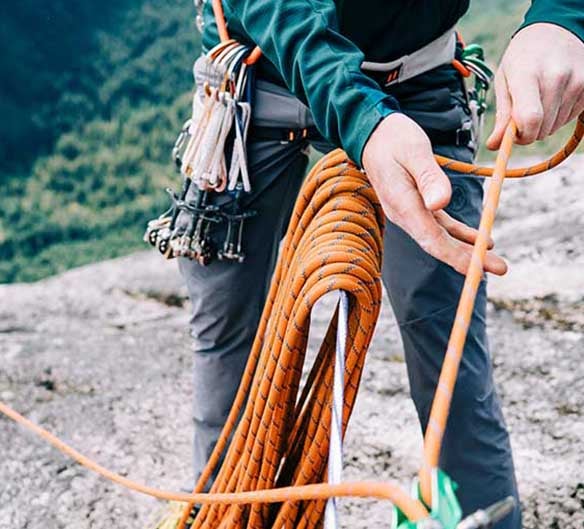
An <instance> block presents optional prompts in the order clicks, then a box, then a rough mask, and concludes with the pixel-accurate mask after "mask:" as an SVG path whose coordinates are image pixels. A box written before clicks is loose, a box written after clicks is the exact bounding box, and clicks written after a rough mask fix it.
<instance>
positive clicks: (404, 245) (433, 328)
mask: <svg viewBox="0 0 584 529" xmlns="http://www.w3.org/2000/svg"><path fill="white" fill-rule="evenodd" d="M256 92H257V97H256V101H255V108H254V124H255V125H256V126H269V127H279V126H281V127H286V128H290V129H298V128H303V127H307V126H310V125H312V120H311V116H310V112H309V110H308V109H307V108H306V107H305V106H304V105H303V104H302V103H301V102H300V101H298V100H296V99H295V98H293V97H292V96H291V95H290V94H289V93H288V92H287V91H286V90H285V89H283V88H280V87H278V86H276V85H272V84H269V83H265V82H261V81H259V82H258V88H257V91H256ZM403 99H404V100H403V101H402V99H400V103H401V104H402V109H403V110H404V112H405V113H406V114H409V115H410V116H411V117H412V118H413V119H415V120H416V121H418V123H419V124H420V125H421V126H422V127H430V128H434V129H435V128H437V127H444V128H445V129H446V128H447V129H448V130H450V128H452V126H453V125H454V127H455V128H456V126H459V125H461V124H462V123H463V122H464V121H467V120H468V119H469V118H468V114H467V113H466V111H465V110H466V108H465V103H464V97H463V96H462V91H461V90H458V91H457V90H456V89H453V88H452V86H450V87H444V86H440V85H438V86H432V87H431V88H430V89H428V88H427V87H425V88H424V87H422V88H416V87H414V89H412V90H410V91H409V93H407V91H406V93H405V95H404V96H403ZM396 133H399V131H396ZM307 147H308V142H307V141H305V140H300V141H295V142H290V143H282V142H279V141H254V140H253V138H252V139H251V141H250V145H249V164H250V175H251V179H252V186H253V193H252V196H251V197H250V199H249V204H250V207H252V208H253V209H255V210H256V211H257V212H258V215H257V216H256V217H254V218H252V219H250V220H249V221H248V222H247V224H246V228H245V232H244V248H245V251H246V254H247V258H246V261H245V262H244V263H243V264H234V263H230V262H222V261H218V260H216V261H214V262H212V263H211V264H210V265H209V266H207V267H203V266H200V265H199V264H197V263H196V262H193V261H189V260H186V259H180V261H179V265H180V270H181V273H182V274H183V276H184V279H185V281H186V284H187V286H188V291H189V294H190V298H191V301H192V316H191V320H190V325H191V335H192V338H193V350H194V355H193V390H194V391H193V420H194V472H195V477H196V478H197V477H198V476H199V475H200V473H201V471H202V469H203V468H204V466H205V463H206V461H207V458H208V457H209V455H210V453H211V451H212V449H213V446H214V444H215V442H216V440H217V438H218V436H219V433H220V431H221V428H222V426H223V423H224V421H225V419H226V417H227V414H228V412H229V409H230V407H231V404H232V401H233V398H234V396H235V392H236V390H237V387H238V385H239V381H240V377H241V375H242V372H243V369H244V366H245V363H246V360H247V357H248V354H249V351H250V348H251V344H252V341H253V338H254V335H255V332H256V328H257V325H258V321H259V318H260V314H261V311H262V308H263V303H264V299H265V296H266V294H267V289H268V285H269V282H270V277H271V274H272V271H273V268H274V265H275V261H276V257H277V253H278V245H279V243H280V240H281V239H282V237H283V235H284V233H285V231H286V227H287V225H288V221H289V218H290V214H291V210H292V207H293V204H294V201H295V198H296V195H297V193H298V190H299V188H300V186H301V184H302V180H303V178H304V176H305V171H306V166H307V155H306V150H307ZM313 147H316V148H317V150H320V151H322V152H325V151H327V150H330V148H331V147H330V146H327V145H326V144H325V143H324V142H316V144H313ZM435 150H436V151H437V152H439V153H440V154H442V155H446V156H449V157H452V158H456V159H460V160H464V161H471V160H472V157H473V153H472V150H471V149H470V148H469V147H467V146H456V145H441V146H438V147H436V148H435ZM449 176H450V177H451V182H452V187H453V195H452V201H451V202H450V205H449V206H448V208H447V211H448V212H449V213H450V214H451V215H452V216H453V217H455V218H457V219H459V220H461V221H463V222H465V223H467V224H469V225H472V226H477V225H478V222H479V216H480V211H481V204H482V198H483V186H482V182H481V181H480V180H478V179H476V178H468V177H461V176H456V175H449ZM217 229H219V230H221V229H222V228H220V227H219V228H217ZM383 283H384V285H385V288H386V290H387V292H388V295H389V299H390V301H391V305H392V307H393V309H394V312H395V316H396V318H397V321H398V323H399V329H400V332H401V337H402V340H403V345H404V350H405V358H406V362H407V370H408V377H409V382H410V389H411V395H412V398H413V400H414V403H415V405H416V409H417V412H418V416H419V420H420V424H421V428H422V430H424V429H425V428H426V424H427V420H428V416H429V411H430V406H431V403H432V397H433V394H434V390H435V387H436V383H437V379H438V375H439V371H440V366H441V364H442V359H443V355H444V352H445V351H446V344H447V340H448V336H449V332H450V328H451V326H452V322H453V319H454V313H455V309H456V304H457V300H458V296H459V293H460V291H461V287H462V283H463V277H462V276H461V275H460V274H458V273H457V272H455V271H454V270H453V269H452V268H450V267H449V266H447V265H445V264H443V263H441V262H439V261H437V260H436V259H434V258H433V257H431V256H430V255H428V254H426V253H425V252H424V251H423V250H422V249H421V248H420V247H419V246H418V245H417V244H416V243H415V242H414V241H413V240H412V239H411V238H410V237H409V236H408V235H407V234H405V233H404V232H403V231H402V230H401V229H400V228H398V227H397V226H395V225H393V224H391V223H388V224H387V228H386V230H385V257H384V263H383ZM486 302H487V298H486V284H485V282H483V284H482V285H481V287H480V290H479V295H478V298H477V303H476V308H475V311H474V316H473V320H472V323H471V326H470V331H469V335H468V340H467V344H466V348H465V350H464V355H463V359H462V364H461V369H460V375H459V378H458V382H457V384H456V390H455V392H454V396H453V402H452V412H451V414H450V419H449V422H448V425H447V429H446V432H445V438H444V448H443V450H442V455H441V460H440V467H441V468H442V469H443V470H444V471H446V472H447V473H448V474H449V475H450V476H451V477H452V478H453V479H454V480H455V481H456V482H457V483H458V484H459V485H460V488H459V493H458V496H459V500H460V502H461V505H462V507H463V510H464V512H465V514H468V513H470V512H472V511H474V510H476V509H478V508H481V507H484V506H487V505H489V504H491V503H493V502H495V501H497V500H499V499H502V498H503V497H505V496H508V495H514V496H516V497H517V487H516V482H515V476H514V469H513V460H512V455H511V447H510V444H509V436H508V433H507V430H506V427H505V423H504V420H503V416H502V413H501V406H500V402H499V399H498V397H497V395H496V392H495V389H494V387H493V376H492V368H491V360H490V355H489V347H488V341H487V334H486ZM520 527H521V515H520V511H519V509H516V510H515V512H514V513H513V514H512V515H511V516H508V517H507V518H506V519H505V520H504V521H503V522H501V523H500V524H499V525H498V526H497V529H520Z"/></svg>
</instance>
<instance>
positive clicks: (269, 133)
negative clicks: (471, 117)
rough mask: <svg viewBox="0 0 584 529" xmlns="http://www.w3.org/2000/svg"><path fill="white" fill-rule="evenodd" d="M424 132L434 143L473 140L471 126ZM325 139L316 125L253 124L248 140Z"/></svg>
mask: <svg viewBox="0 0 584 529" xmlns="http://www.w3.org/2000/svg"><path fill="white" fill-rule="evenodd" d="M424 132H425V133H426V134H427V135H428V138H430V142H431V143H432V145H457V146H467V145H469V144H470V142H471V141H472V132H471V130H470V128H468V129H465V128H460V129H454V130H439V129H431V128H425V129H424ZM301 140H307V141H313V140H323V137H322V136H321V135H320V133H319V132H318V130H317V128H316V127H307V128H304V129H287V128H282V127H261V126H254V125H251V127H250V130H249V136H248V141H250V142H256V141H279V142H280V143H291V142H294V141H301Z"/></svg>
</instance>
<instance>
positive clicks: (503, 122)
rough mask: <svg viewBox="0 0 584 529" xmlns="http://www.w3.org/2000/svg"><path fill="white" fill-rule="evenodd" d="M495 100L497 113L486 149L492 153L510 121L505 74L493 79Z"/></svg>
mask: <svg viewBox="0 0 584 529" xmlns="http://www.w3.org/2000/svg"><path fill="white" fill-rule="evenodd" d="M495 98H496V101H497V113H496V117H495V127H494V128H493V132H491V135H490V136H489V138H488V139H487V148H488V149H490V150H492V151H494V150H496V149H498V148H499V146H500V145H501V141H502V140H503V134H505V128H506V127H507V124H508V123H509V119H511V108H512V106H511V105H512V103H511V95H510V94H509V87H508V86H507V80H506V79H505V74H504V73H503V72H502V71H500V73H499V74H498V75H497V76H496V78H495Z"/></svg>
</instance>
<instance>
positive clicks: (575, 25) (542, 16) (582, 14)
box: [515, 4, 584, 43]
mask: <svg viewBox="0 0 584 529" xmlns="http://www.w3.org/2000/svg"><path fill="white" fill-rule="evenodd" d="M540 23H546V24H554V25H556V26H560V27H562V28H564V29H567V30H568V31H570V32H571V33H573V34H574V35H576V37H578V38H579V39H580V40H581V41H582V42H583V43H584V9H582V8H580V9H576V8H572V9H569V8H565V9H557V10H555V11H551V12H550V11H549V9H548V10H544V9H543V8H542V9H538V7H537V4H536V5H535V6H532V8H531V9H530V10H529V11H528V12H527V14H526V15H525V19H524V21H523V24H521V26H520V27H519V29H518V30H517V31H516V32H515V34H517V33H518V32H519V31H521V30H522V29H524V28H526V27H528V26H531V25H533V24H540Z"/></svg>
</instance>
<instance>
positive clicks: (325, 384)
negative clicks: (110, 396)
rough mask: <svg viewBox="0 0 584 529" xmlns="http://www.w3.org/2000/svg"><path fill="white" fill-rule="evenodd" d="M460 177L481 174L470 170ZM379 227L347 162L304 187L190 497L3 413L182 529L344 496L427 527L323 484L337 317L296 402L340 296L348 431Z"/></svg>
mask: <svg viewBox="0 0 584 529" xmlns="http://www.w3.org/2000/svg"><path fill="white" fill-rule="evenodd" d="M583 131H584V117H583V116H581V117H580V118H579V121H578V123H577V126H576V130H575V132H574V135H573V136H572V138H571V139H570V141H569V142H568V144H567V146H566V147H565V148H564V149H563V150H562V151H561V152H560V153H558V154H556V155H554V157H552V158H551V159H550V160H548V161H546V162H545V163H542V164H538V165H537V166H533V167H529V168H525V169H522V170H521V171H522V173H523V174H526V175H527V174H535V173H537V172H542V171H543V170H545V169H546V168H547V167H550V166H552V165H557V163H559V162H560V161H561V160H563V159H565V158H566V157H567V156H568V155H569V154H570V153H571V152H572V151H573V150H574V148H575V146H576V145H577V144H578V142H579V141H580V139H581V138H582V133H583ZM515 134H516V131H515V127H514V126H513V125H510V126H509V128H508V130H507V132H506V134H505V138H504V140H503V144H502V148H501V151H500V153H499V156H498V158H497V163H496V165H495V169H494V170H489V171H488V172H489V173H493V180H492V184H491V187H490V189H489V193H488V195H487V200H486V203H485V209H484V214H483V217H482V220H481V225H480V228H479V235H478V237H477V240H476V243H475V249H474V254H473V258H472V260H471V264H470V268H469V271H468V274H467V277H466V281H465V285H464V288H463V292H462V296H461V302H460V306H459V309H458V312H457V316H456V320H455V323H454V326H453V331H452V337H451V340H450V343H449V346H448V351H447V354H446V356H445V360H444V365H443V369H442V374H441V377H440V381H439V384H438V388H437V391H436V395H435V400H434V404H433V407H432V411H431V416H430V421H429V425H428V428H427V431H426V437H425V442H424V464H423V467H422V469H421V472H420V480H421V486H422V493H423V498H424V500H425V503H426V504H427V505H428V504H430V490H429V487H428V485H429V479H428V478H429V475H430V471H431V469H433V468H435V467H436V466H437V463H438V457H439V454H440V447H441V443H442V432H443V430H444V426H445V425H446V422H447V419H448V412H449V408H450V397H451V395H452V391H453V389H454V385H455V383H456V377H457V372H458V365H459V362H460V357H461V354H462V350H463V346H464V341H465V337H466V331H467V328H468V322H469V321H470V317H471V314H472V309H473V305H474V299H475V295H476V289H477V285H478V282H479V281H480V278H481V276H482V273H483V264H484V257H485V254H486V247H487V241H488V239H489V235H490V231H491V228H492V225H493V220H494V216H495V211H496V208H497V203H498V200H499V196H500V192H501V185H502V183H503V180H504V178H505V177H507V176H508V175H509V174H510V172H509V171H508V170H507V169H506V166H507V162H508V159H509V155H510V152H511V147H512V144H513V140H514V137H515ZM448 163H449V164H451V167H459V166H460V165H462V167H463V169H465V168H466V167H467V164H459V163H458V162H455V161H452V160H448ZM465 172H467V173H468V174H477V172H478V171H477V168H476V167H474V166H470V170H466V171H465ZM485 172H487V171H486V170H485ZM382 226H383V215H382V213H381V209H380V207H379V204H378V202H377V198H376V196H375V193H374V192H373V190H372V188H371V186H370V185H369V183H368V181H367V179H366V176H365V175H364V173H362V172H361V171H359V170H357V168H356V167H355V166H354V165H353V164H352V163H351V162H350V161H349V160H348V159H347V157H346V155H345V154H344V153H343V152H342V151H334V152H333V153H331V154H329V155H327V156H325V157H324V158H323V159H322V160H321V161H320V162H319V163H318V164H317V165H316V166H315V167H314V169H313V170H312V171H311V173H310V175H309V176H308V177H307V180H306V182H305V184H304V186H303V188H302V191H301V193H300V196H299V198H298V201H297V203H296V206H295V209H294V213H293V217H292V221H291V225H290V228H289V230H288V233H287V236H286V238H285V243H284V247H283V251H282V255H281V257H280V259H279V261H278V265H277V269H276V272H275V275H274V279H273V281H272V286H271V289H270V293H269V297H268V301H267V303H266V306H265V308H264V312H263V316H262V320H261V324H260V327H259V329H258V333H257V336H256V339H255V342H254V346H253V350H252V354H251V355H250V359H249V363H248V365H247V368H246V370H245V373H244V376H243V379H242V382H241V386H240V388H239V390H238V394H237V397H236V400H235V403H234V406H233V408H232V410H231V412H230V415H229V418H228V421H227V423H226V425H225V428H224V430H223V432H222V434H221V436H220V439H219V442H218V443H217V446H216V448H215V451H214V453H213V455H212V457H211V459H210V462H209V465H208V466H207V468H206V469H205V471H204V473H203V476H202V477H201V479H200V480H199V483H198V484H197V487H196V489H195V493H193V494H184V493H173V492H169V491H163V490H159V489H155V488H152V487H147V486H144V485H141V484H139V483H135V482H133V481H131V480H129V479H127V478H125V477H123V476H120V475H118V474H115V473H113V472H111V471H109V470H107V469H105V468H104V467H102V466H100V465H99V464H97V463H95V462H94V461H92V460H91V459H89V458H87V457H85V456H83V455H82V454H80V453H79V452H77V451H76V450H74V449H73V448H71V447H70V446H68V445H66V444H65V443H64V442H62V441H60V440H59V439H58V438H57V437H55V436H54V435H52V434H51V433H49V432H47V431H46V430H44V429H43V428H41V427H39V426H37V425H35V424H34V423H32V422H31V421H29V420H28V419H26V418H24V417H23V416H21V415H19V414H18V413H17V412H16V411H14V410H12V409H11V408H10V407H8V406H7V405H6V404H4V403H1V402H0V412H2V413H4V414H5V415H6V416H8V417H9V418H11V419H13V420H14V421H16V422H18V423H19V424H21V425H22V426H24V427H25V428H27V429H29V430H31V431H33V432H34V433H36V434H37V435H39V436H41V437H42V438H44V439H45V440H47V441H48V442H50V443H51V444H53V445H54V446H55V447H56V448H58V449H59V450H61V451H62V452H64V453H65V454H67V455H69V456H70V457H72V458H73V459H75V460H76V461H78V462H79V463H80V464H82V465H84V466H86V467H87V468H89V469H91V470H93V471H95V472H97V473H99V474H101V475H102V476H104V477H106V478H107V479H110V480H112V481H114V482H116V483H118V484H120V485H122V486H125V487H127V488H130V489H132V490H135V491H138V492H141V493H144V494H149V495H151V496H155V497H157V498H161V499H166V500H177V501H182V502H185V503H186V504H187V507H185V510H184V513H183V518H182V520H181V523H180V524H179V525H178V526H177V527H181V526H184V523H185V521H186V519H187V517H188V515H189V513H190V509H191V507H192V505H193V504H194V503H198V504H202V505H203V506H204V507H203V509H202V510H201V512H200V514H199V515H198V516H197V517H196V519H195V521H194V525H193V527H196V528H213V529H215V528H226V527H245V528H258V529H259V528H262V529H264V528H268V527H276V526H277V527H282V526H284V527H286V528H292V527H294V528H296V527H298V528H300V529H313V528H315V527H318V525H319V523H320V520H321V517H322V512H323V508H324V500H325V499H327V498H330V497H339V496H356V497H365V496H367V497H374V498H379V499H386V500H389V501H391V502H392V503H394V504H395V505H396V506H398V507H399V508H400V510H401V511H402V512H403V513H404V514H405V515H406V516H407V517H408V518H409V519H410V520H413V521H416V520H420V519H423V518H424V517H425V516H427V514H428V512H427V508H426V507H425V505H424V504H423V503H422V502H420V501H418V500H415V499H412V498H410V497H409V496H408V495H407V494H406V493H405V492H403V491H402V490H401V489H399V488H398V487H396V486H394V485H392V484H389V483H370V482H358V483H343V484H338V485H329V484H324V483H322V482H323V481H325V478H326V460H327V457H328V444H329V434H330V432H329V425H330V414H331V399H332V395H331V393H332V380H333V367H334V366H333V362H334V336H335V330H336V329H335V325H336V317H335V318H333V321H332V323H331V326H330V327H329V329H328V332H327V335H326V337H325V339H324V341H323V344H322V347H321V349H320V352H319V354H318V356H317V358H316V360H315V362H314V365H313V367H312V369H311V371H310V375H309V377H308V379H307V381H306V383H305V384H304V388H303V389H302V391H300V377H301V372H302V367H303V364H304V361H305V358H304V357H305V352H306V345H307V337H308V326H309V321H310V312H311V309H312V307H313V306H314V303H315V302H316V301H317V300H318V299H319V298H320V297H321V296H323V295H324V294H326V293H328V292H330V291H332V290H345V291H347V292H348V293H349V294H350V295H351V300H352V301H351V304H350V318H349V333H348V341H347V346H348V347H347V356H346V365H345V385H346V391H345V402H344V413H343V431H344V430H345V428H346V426H347V422H348V420H349V416H350V413H351V410H352V407H353V404H354V401H355V397H356V393H357V388H358V384H359V379H360V376H361V371H362V368H363V362H364V359H365V354H366V350H367V347H368V345H369V342H370V339H371V335H372V332H373V328H374V326H375V322H376V319H377V315H378V313H379V307H380V302H381V287H380V266H381V258H382ZM240 416H241V421H240V422H238V421H237V418H238V417H240ZM232 435H233V437H232V441H231V442H229V439H230V438H231V436H232ZM225 450H226V455H225V461H224V463H223V465H222V467H221V469H220V470H219V473H218V477H217V479H216V480H215V482H214V483H213V486H212V488H211V493H210V494H205V493H202V492H201V491H202V490H204V487H205V485H206V483H207V481H208V480H209V478H210V477H211V475H212V473H213V471H214V469H215V467H216V466H217V464H218V462H219V461H220V459H221V455H222V454H223V453H224V451H225ZM315 500H316V501H315ZM268 504H271V505H268Z"/></svg>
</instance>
